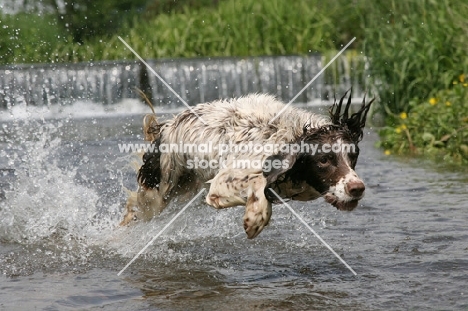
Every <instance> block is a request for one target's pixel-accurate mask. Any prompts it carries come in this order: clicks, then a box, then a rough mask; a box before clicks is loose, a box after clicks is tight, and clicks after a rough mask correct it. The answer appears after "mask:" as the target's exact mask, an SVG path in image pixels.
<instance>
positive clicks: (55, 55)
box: [0, 0, 363, 64]
mask: <svg viewBox="0 0 468 311" xmlns="http://www.w3.org/2000/svg"><path fill="white" fill-rule="evenodd" d="M165 2H168V1H165ZM185 2H186V3H188V4H187V5H186V6H182V7H177V8H174V10H173V11H170V12H169V13H162V11H161V10H165V8H166V7H167V6H169V4H167V5H166V6H162V7H157V8H155V9H152V11H149V12H146V13H141V14H137V13H134V15H133V18H125V19H123V20H119V21H118V22H116V23H117V24H118V25H115V27H116V28H118V29H119V31H117V32H115V31H112V32H107V35H101V33H100V32H98V30H96V29H97V28H99V27H101V28H103V29H105V28H106V27H107V26H106V25H107V24H106V23H107V22H106V21H105V20H102V21H101V23H99V20H100V19H99V16H100V14H97V13H96V14H92V15H90V16H89V22H88V23H87V24H86V27H84V26H83V25H80V24H78V23H77V22H74V20H75V19H76V18H75V19H72V18H71V17H69V18H68V17H67V16H60V17H59V18H57V16H56V15H55V14H51V15H49V16H41V17H40V19H41V20H43V21H44V23H46V21H48V22H47V23H48V24H50V28H51V29H50V30H51V32H53V33H57V32H60V38H59V39H55V40H52V41H48V40H47V41H45V40H44V38H43V37H41V36H37V37H35V36H28V35H22V31H23V29H25V28H28V27H30V26H29V24H30V22H29V21H27V23H24V24H23V21H24V18H23V16H10V17H8V20H9V21H7V22H6V23H5V24H8V22H12V21H13V22H14V25H11V26H9V29H10V31H9V32H8V31H7V34H6V35H2V36H1V37H0V46H2V47H3V46H10V45H11V40H14V42H15V46H18V47H19V46H21V47H22V48H21V49H18V50H16V48H12V50H13V51H12V52H10V53H9V54H8V55H7V56H3V57H2V58H1V59H0V63H4V64H5V63H21V62H80V61H96V60H103V59H106V60H114V59H134V58H135V57H134V56H133V55H132V53H131V52H130V51H128V50H127V49H126V48H125V47H124V46H123V45H122V43H121V42H120V41H119V40H118V38H117V36H121V37H122V38H124V39H125V40H126V41H127V42H128V43H129V44H130V45H132V46H133V47H134V48H135V50H137V51H138V52H139V53H140V54H141V55H143V56H144V57H145V58H175V57H206V56H255V55H285V54H307V53H312V52H326V51H329V50H335V49H340V48H341V47H342V46H343V45H344V44H346V43H348V42H349V41H350V40H351V38H352V37H354V36H356V37H357V38H359V39H362V37H363V35H362V34H363V30H362V28H361V27H356V25H358V24H359V15H358V12H359V10H354V8H355V6H354V5H353V4H351V3H347V2H349V1H345V0H334V1H329V2H327V1H319V0H305V1H288V0H263V1H261V0H260V1H259V0H240V1H238V0H224V1H221V2H219V3H218V4H217V5H214V4H213V2H209V1H206V2H207V4H206V5H207V7H200V4H197V5H194V4H193V3H198V2H197V1H185ZM192 2H193V3H192ZM158 3H159V2H158ZM161 5H162V4H161ZM100 10H101V11H102V10H103V9H102V8H101V9H100ZM353 12H354V13H353ZM80 14H81V15H80V16H82V15H83V14H82V13H80ZM152 15H154V16H153V17H148V16H152ZM3 19H4V18H2V21H3ZM15 19H17V20H16V21H15ZM36 19H38V18H36ZM68 19H69V21H68ZM83 19H84V17H83V16H82V18H81V19H79V20H81V21H82V20H83ZM56 20H59V21H60V22H59V23H58V22H57V21H56ZM64 22H65V24H66V25H68V26H67V27H57V25H59V26H60V25H62V24H64ZM75 28H78V29H75ZM82 28H83V29H82ZM17 29H21V30H20V31H19V34H14V33H13V32H14V31H16V30H17ZM80 30H81V32H80ZM90 31H94V33H90ZM82 33H84V34H86V35H87V37H88V39H87V40H85V39H83V34H82ZM91 34H93V35H91ZM41 45H45V46H46V47H47V48H48V53H40V52H38V53H35V52H34V50H35V49H36V46H41ZM357 46H358V44H355V45H354V46H352V47H357ZM26 51H27V52H26ZM25 53H28V55H25Z"/></svg>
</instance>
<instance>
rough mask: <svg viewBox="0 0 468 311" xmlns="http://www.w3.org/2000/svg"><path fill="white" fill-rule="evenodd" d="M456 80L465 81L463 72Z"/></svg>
mask: <svg viewBox="0 0 468 311" xmlns="http://www.w3.org/2000/svg"><path fill="white" fill-rule="evenodd" d="M458 80H460V82H461V83H463V82H465V74H464V73H462V74H461V75H460V76H459V77H458Z"/></svg>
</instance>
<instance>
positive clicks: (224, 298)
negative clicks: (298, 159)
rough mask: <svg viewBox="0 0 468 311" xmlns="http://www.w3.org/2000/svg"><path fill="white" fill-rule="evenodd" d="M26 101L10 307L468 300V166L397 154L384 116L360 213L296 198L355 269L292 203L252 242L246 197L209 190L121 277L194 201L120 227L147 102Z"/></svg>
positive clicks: (9, 149) (0, 179)
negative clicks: (383, 139) (224, 199)
mask: <svg viewBox="0 0 468 311" xmlns="http://www.w3.org/2000/svg"><path fill="white" fill-rule="evenodd" d="M15 109H16V110H12V111H5V112H2V113H0V123H1V128H0V135H1V136H0V148H1V149H0V187H1V188H0V189H1V190H0V269H1V272H2V275H1V276H0V288H1V291H0V309H1V310H32V309H36V310H69V309H70V310H72V309H73V310H75V309H87V310H89V309H91V310H92V309H99V310H116V309H118V310H148V309H154V310H330V309H346V310H384V309H385V310H388V309H391V310H399V309H400V310H402V309H408V308H410V309H422V310H427V309H437V310H440V309H467V308H468V289H467V286H466V284H468V230H467V229H468V226H467V224H468V212H467V208H468V204H467V203H466V201H467V198H468V195H467V185H468V177H467V176H466V175H465V174H463V173H457V172H440V171H438V170H437V169H435V168H434V167H433V166H431V165H430V164H428V163H420V162H418V161H416V160H412V161H405V160H402V159H397V158H394V157H392V156H385V155H384V154H383V152H382V150H379V149H376V148H375V147H374V144H375V142H376V140H377V135H376V133H375V131H374V130H373V129H372V128H370V129H367V130H366V133H365V137H364V140H363V142H362V143H361V155H360V158H359V161H358V166H357V171H358V174H359V175H360V176H361V177H362V178H363V179H364V180H365V182H366V184H367V190H366V197H365V198H364V199H363V200H362V202H361V204H360V205H359V206H358V208H357V209H356V210H355V211H353V212H340V211H337V210H336V209H335V208H333V207H332V206H330V205H328V204H327V203H325V202H324V201H323V200H322V199H320V200H317V201H312V202H292V203H291V205H292V207H293V208H294V209H295V210H296V211H297V212H298V213H299V214H300V215H302V217H303V218H304V219H305V220H306V221H307V223H308V224H309V225H311V226H312V227H313V228H314V229H315V230H316V231H317V233H318V234H319V235H320V236H321V237H322V238H323V239H324V240H325V241H326V242H327V243H329V244H330V245H331V246H332V247H333V248H334V250H335V251H336V252H337V253H338V254H340V255H341V256H342V258H343V259H344V260H346V262H347V263H348V264H349V265H350V266H351V267H352V268H353V269H354V270H355V271H356V272H357V274H358V275H357V276H354V275H353V274H352V273H351V272H350V271H349V270H348V269H347V268H346V267H345V266H344V265H343V264H342V263H341V262H340V261H338V260H337V258H335V257H334V256H333V254H332V253H331V252H330V251H329V250H328V249H326V248H325V247H324V246H323V245H322V244H321V243H320V242H319V241H318V240H317V239H316V238H315V237H314V236H313V235H312V234H311V233H310V232H309V231H307V229H306V228H305V227H304V226H303V225H302V224H301V223H300V222H299V221H298V220H297V219H296V218H295V217H294V216H293V215H292V214H291V213H290V211H288V209H287V208H286V207H284V206H281V205H277V206H274V207H273V216H272V221H271V222H270V225H269V226H268V227H267V228H265V230H264V231H263V232H262V233H261V234H260V235H259V236H258V237H257V238H256V239H254V240H247V239H246V236H245V233H244V230H243V228H242V216H243V213H244V211H243V208H242V207H238V208H231V209H226V210H220V211H217V210H215V209H213V208H211V207H209V206H207V205H205V204H203V202H202V201H203V200H202V199H200V200H198V201H196V202H195V203H194V204H193V205H192V206H191V207H190V208H188V209H187V210H186V211H185V212H184V213H183V214H182V215H181V216H180V217H179V218H178V219H177V220H176V221H175V222H174V223H173V224H172V226H171V227H170V228H169V229H168V230H167V231H166V232H165V233H164V234H163V235H162V236H161V237H159V238H158V239H156V240H155V242H154V244H153V245H151V246H150V247H149V248H148V249H147V250H146V252H145V253H144V254H143V255H142V256H141V257H140V258H138V259H137V260H136V261H135V262H134V263H133V264H132V265H131V266H130V267H129V268H128V269H127V270H125V271H124V272H123V273H122V275H120V276H117V273H118V272H119V271H120V270H121V269H122V268H123V267H124V266H125V265H126V264H127V263H128V262H129V261H130V260H131V259H132V258H133V256H135V255H136V253H138V252H139V251H140V250H141V249H142V248H143V247H144V246H145V245H146V244H147V243H148V242H149V241H150V240H151V239H152V238H153V237H154V236H155V235H156V234H157V233H158V232H159V230H160V229H161V228H162V227H163V226H164V225H165V224H167V223H168V222H169V221H170V220H171V219H172V217H174V216H175V214H176V213H177V212H179V211H180V209H181V208H182V203H177V202H175V203H174V204H171V205H170V206H169V207H168V208H167V209H166V210H165V211H164V212H163V213H162V215H161V216H160V217H159V218H157V219H154V220H153V221H151V222H149V223H143V224H138V225H136V226H133V227H130V228H119V227H118V226H117V224H118V222H119V221H120V219H121V216H122V214H123V204H124V201H125V198H126V194H125V190H124V187H127V188H129V189H135V188H136V181H135V172H134V169H133V168H132V165H131V162H132V161H135V159H136V158H135V156H134V155H132V154H123V153H120V152H119V148H118V144H119V143H122V142H134V141H138V140H141V139H142V136H141V119H142V115H143V113H144V112H147V108H145V107H143V106H142V105H141V106H138V104H136V103H135V102H127V103H122V104H120V106H119V105H117V106H114V107H113V108H112V109H113V110H112V111H109V110H104V108H103V106H95V105H93V104H89V103H75V104H74V105H72V106H67V107H64V108H61V109H58V108H54V109H55V110H54V109H52V108H44V107H43V108H38V109H35V110H34V109H33V110H32V111H29V113H28V112H25V109H21V108H15ZM106 109H109V106H108V107H107V108H106Z"/></svg>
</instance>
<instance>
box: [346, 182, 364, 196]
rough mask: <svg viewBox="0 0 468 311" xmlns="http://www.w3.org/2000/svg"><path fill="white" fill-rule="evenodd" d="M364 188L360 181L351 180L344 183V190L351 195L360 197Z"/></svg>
mask: <svg viewBox="0 0 468 311" xmlns="http://www.w3.org/2000/svg"><path fill="white" fill-rule="evenodd" d="M364 190H366V186H364V183H363V182H362V181H351V182H349V183H347V184H346V192H348V194H349V195H350V196H352V197H360V196H362V194H363V193H364Z"/></svg>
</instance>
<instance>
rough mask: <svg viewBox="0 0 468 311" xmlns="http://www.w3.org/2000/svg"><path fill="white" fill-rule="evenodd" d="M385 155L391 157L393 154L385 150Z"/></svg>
mask: <svg viewBox="0 0 468 311" xmlns="http://www.w3.org/2000/svg"><path fill="white" fill-rule="evenodd" d="M384 153H385V155H391V154H392V153H391V152H390V150H385V151H384Z"/></svg>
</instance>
